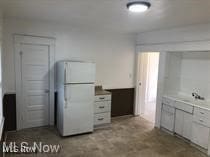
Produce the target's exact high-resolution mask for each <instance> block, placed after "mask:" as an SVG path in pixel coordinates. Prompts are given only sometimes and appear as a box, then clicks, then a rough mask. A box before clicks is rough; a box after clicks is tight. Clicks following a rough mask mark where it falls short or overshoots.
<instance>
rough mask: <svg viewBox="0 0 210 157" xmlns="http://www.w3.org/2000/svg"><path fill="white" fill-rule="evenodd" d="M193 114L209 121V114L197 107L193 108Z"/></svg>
mask: <svg viewBox="0 0 210 157" xmlns="http://www.w3.org/2000/svg"><path fill="white" fill-rule="evenodd" d="M194 114H195V115H197V116H200V117H204V118H207V119H210V112H209V111H208V110H204V109H201V108H198V107H195V108H194Z"/></svg>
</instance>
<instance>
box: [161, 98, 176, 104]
mask: <svg viewBox="0 0 210 157" xmlns="http://www.w3.org/2000/svg"><path fill="white" fill-rule="evenodd" d="M162 103H163V104H166V105H169V106H173V105H174V100H172V99H169V98H167V97H163V98H162Z"/></svg>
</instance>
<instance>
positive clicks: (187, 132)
mask: <svg viewBox="0 0 210 157" xmlns="http://www.w3.org/2000/svg"><path fill="white" fill-rule="evenodd" d="M192 119H193V118H192V114H189V113H186V112H184V121H183V122H184V125H183V137H185V138H187V139H189V140H190V139H191V134H192Z"/></svg>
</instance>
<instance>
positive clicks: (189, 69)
mask: <svg viewBox="0 0 210 157" xmlns="http://www.w3.org/2000/svg"><path fill="white" fill-rule="evenodd" d="M180 91H181V92H182V93H189V95H191V93H192V92H197V93H198V94H199V95H201V96H204V97H205V98H206V99H210V52H193V53H191V52H184V53H183V56H182V63H181V75H180Z"/></svg>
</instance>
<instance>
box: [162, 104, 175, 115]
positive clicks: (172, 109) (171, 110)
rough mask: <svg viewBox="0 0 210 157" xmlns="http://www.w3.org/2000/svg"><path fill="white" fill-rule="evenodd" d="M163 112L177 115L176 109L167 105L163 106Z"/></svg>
mask: <svg viewBox="0 0 210 157" xmlns="http://www.w3.org/2000/svg"><path fill="white" fill-rule="evenodd" d="M162 110H164V111H166V112H169V113H173V114H174V113H175V108H174V107H171V106H168V105H165V104H163V105H162Z"/></svg>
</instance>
